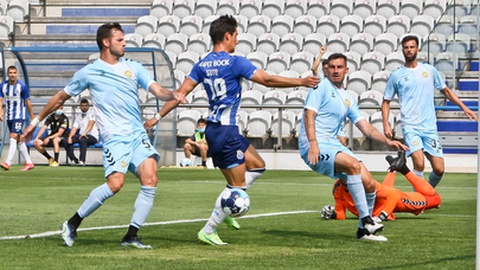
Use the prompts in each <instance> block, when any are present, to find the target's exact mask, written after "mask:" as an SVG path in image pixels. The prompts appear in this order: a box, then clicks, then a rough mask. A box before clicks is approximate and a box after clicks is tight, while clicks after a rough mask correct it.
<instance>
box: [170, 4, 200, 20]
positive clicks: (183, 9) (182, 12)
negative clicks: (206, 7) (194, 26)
mask: <svg viewBox="0 0 480 270" xmlns="http://www.w3.org/2000/svg"><path fill="white" fill-rule="evenodd" d="M194 8H195V1H194V0H174V2H173V8H172V15H175V16H177V17H178V18H184V17H186V16H189V15H192V14H193V9H194Z"/></svg>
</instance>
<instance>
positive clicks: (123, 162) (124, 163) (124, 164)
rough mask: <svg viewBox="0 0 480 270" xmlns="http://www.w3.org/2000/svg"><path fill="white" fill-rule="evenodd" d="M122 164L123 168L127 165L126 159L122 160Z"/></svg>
mask: <svg viewBox="0 0 480 270" xmlns="http://www.w3.org/2000/svg"><path fill="white" fill-rule="evenodd" d="M120 166H122V168H125V167H127V163H126V162H125V160H122V161H120Z"/></svg>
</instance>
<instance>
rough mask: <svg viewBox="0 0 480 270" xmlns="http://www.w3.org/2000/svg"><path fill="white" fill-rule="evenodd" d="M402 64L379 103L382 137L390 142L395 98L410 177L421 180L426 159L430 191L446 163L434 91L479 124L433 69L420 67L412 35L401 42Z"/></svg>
mask: <svg viewBox="0 0 480 270" xmlns="http://www.w3.org/2000/svg"><path fill="white" fill-rule="evenodd" d="M402 50H403V55H404V57H405V64H404V65H403V66H400V67H399V68H398V69H396V70H395V71H393V72H392V73H391V74H390V77H389V78H388V81H387V86H386V89H385V94H384V97H383V103H382V117H383V130H384V133H385V136H387V137H388V138H393V132H392V127H391V126H390V124H389V122H388V115H389V114H390V101H391V100H392V99H393V98H394V97H395V95H398V99H399V101H400V113H401V120H402V132H403V136H404V139H405V143H406V144H407V145H408V147H409V148H410V150H409V151H407V156H410V157H412V161H413V170H412V171H413V173H415V174H416V175H417V176H419V177H422V178H423V171H424V169H425V156H426V157H427V159H428V160H429V162H430V164H431V166H432V169H433V170H432V172H430V175H429V179H428V182H429V183H430V185H432V186H433V187H436V186H437V184H438V183H439V182H440V180H441V179H442V176H443V174H444V172H445V163H444V159H443V152H442V141H441V139H440V136H439V135H438V132H437V118H436V114H435V104H434V91H435V89H441V90H440V92H441V93H442V94H444V95H445V97H447V99H448V100H450V101H451V102H452V103H453V104H455V105H457V106H458V107H460V108H461V109H462V110H463V111H464V113H465V115H467V116H468V118H469V119H470V120H473V119H474V120H476V121H478V117H477V115H476V113H475V112H473V111H472V110H470V109H469V108H468V107H467V106H465V104H463V102H462V101H461V100H460V99H459V98H458V97H457V95H455V93H454V92H453V91H452V90H451V89H450V88H449V87H448V86H447V85H446V84H445V82H444V81H443V79H442V77H441V76H440V74H439V72H438V71H437V69H435V67H433V66H432V65H430V64H427V63H419V62H418V60H417V54H418V38H417V37H416V36H413V35H408V36H405V37H404V38H403V39H402Z"/></svg>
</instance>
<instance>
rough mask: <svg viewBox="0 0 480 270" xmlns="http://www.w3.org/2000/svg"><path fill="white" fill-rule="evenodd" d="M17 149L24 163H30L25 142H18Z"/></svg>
mask: <svg viewBox="0 0 480 270" xmlns="http://www.w3.org/2000/svg"><path fill="white" fill-rule="evenodd" d="M18 151H19V152H20V154H22V157H23V159H24V160H25V163H32V159H30V155H29V154H28V149H27V145H26V144H25V142H21V143H19V144H18Z"/></svg>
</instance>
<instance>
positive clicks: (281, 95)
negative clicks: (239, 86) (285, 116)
mask: <svg viewBox="0 0 480 270" xmlns="http://www.w3.org/2000/svg"><path fill="white" fill-rule="evenodd" d="M286 99H287V94H286V93H285V92H284V91H283V90H270V91H268V92H265V93H264V94H263V100H262V105H284V104H285V100H286ZM263 110H266V111H269V112H271V113H272V114H274V113H276V112H277V111H278V109H277V108H266V109H263Z"/></svg>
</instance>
